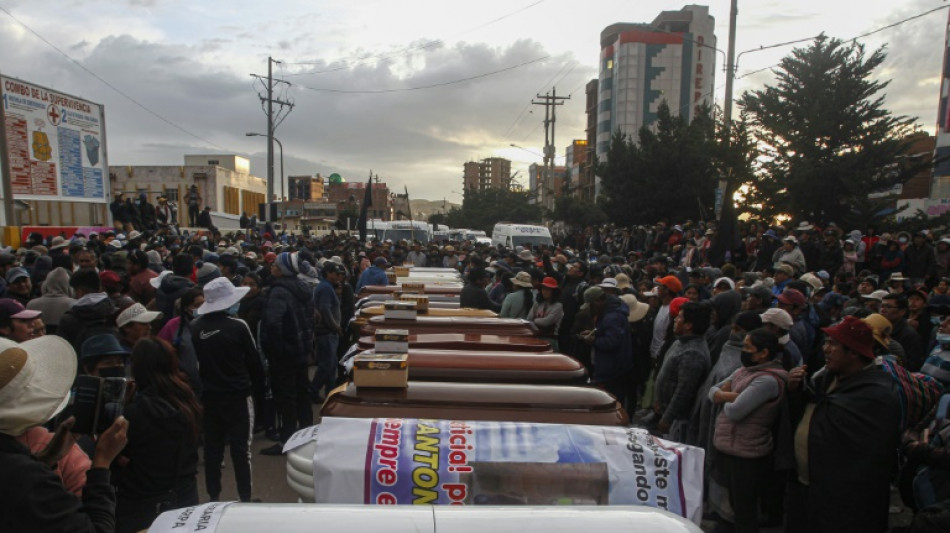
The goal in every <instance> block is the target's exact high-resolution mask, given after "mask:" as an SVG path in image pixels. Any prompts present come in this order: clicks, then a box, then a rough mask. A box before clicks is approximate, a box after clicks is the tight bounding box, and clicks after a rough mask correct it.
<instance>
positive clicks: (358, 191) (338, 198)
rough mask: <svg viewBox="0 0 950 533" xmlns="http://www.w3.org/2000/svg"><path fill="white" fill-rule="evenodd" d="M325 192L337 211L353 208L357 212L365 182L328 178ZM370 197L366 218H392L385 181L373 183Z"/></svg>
mask: <svg viewBox="0 0 950 533" xmlns="http://www.w3.org/2000/svg"><path fill="white" fill-rule="evenodd" d="M326 192H327V194H326V196H327V200H328V201H329V202H330V203H332V204H334V205H336V206H337V210H338V211H339V212H345V211H352V210H354V209H355V210H356V211H357V212H359V210H360V207H361V206H362V205H363V199H364V197H365V196H366V184H365V183H363V182H362V181H358V182H354V183H348V182H345V181H343V180H339V181H337V180H330V182H329V183H328V184H327V187H326ZM370 198H371V199H372V205H371V206H370V207H369V208H368V210H367V213H368V214H367V218H377V219H380V220H392V199H391V197H390V194H389V187H387V186H386V184H385V183H373V186H372V189H371V192H370Z"/></svg>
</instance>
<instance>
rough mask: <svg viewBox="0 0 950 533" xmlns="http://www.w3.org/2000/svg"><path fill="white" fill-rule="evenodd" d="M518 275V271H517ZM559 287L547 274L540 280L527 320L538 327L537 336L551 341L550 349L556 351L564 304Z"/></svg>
mask: <svg viewBox="0 0 950 533" xmlns="http://www.w3.org/2000/svg"><path fill="white" fill-rule="evenodd" d="M519 275H520V273H519ZM560 300H561V289H560V288H559V287H558V284H557V280H556V279H554V278H552V277H550V276H548V277H545V278H544V279H543V280H542V281H541V289H540V292H539V293H538V296H537V298H536V299H535V302H534V305H533V306H532V307H531V312H530V313H528V320H531V321H532V322H534V325H535V326H537V327H538V336H539V337H541V338H542V339H544V340H546V341H548V342H550V343H551V349H552V350H554V351H558V349H559V346H558V342H557V337H558V331H559V329H560V327H561V319H562V318H564V305H563V304H562V303H561V301H560Z"/></svg>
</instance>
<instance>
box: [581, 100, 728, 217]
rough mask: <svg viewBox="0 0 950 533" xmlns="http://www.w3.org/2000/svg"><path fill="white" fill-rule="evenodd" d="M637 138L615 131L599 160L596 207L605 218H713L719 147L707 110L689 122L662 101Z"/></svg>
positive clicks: (712, 122) (713, 125) (713, 124)
mask: <svg viewBox="0 0 950 533" xmlns="http://www.w3.org/2000/svg"><path fill="white" fill-rule="evenodd" d="M638 139H639V142H634V140H633V139H632V138H630V137H629V136H627V135H625V134H623V133H621V132H620V130H619V129H618V130H617V131H616V132H615V133H614V134H613V136H612V137H611V141H610V148H609V149H608V151H607V154H606V160H605V161H603V162H598V165H597V175H598V176H600V178H601V195H600V198H599V199H598V203H599V204H600V205H601V206H602V208H603V210H604V212H605V213H606V214H607V216H608V217H609V218H610V220H611V221H613V222H614V223H617V224H621V225H630V224H638V223H653V222H656V221H657V220H660V219H663V218H670V219H677V220H685V219H693V220H697V219H704V218H710V217H712V216H713V211H712V209H713V207H714V201H715V189H716V185H717V181H718V178H719V170H718V168H719V167H718V163H717V160H718V159H717V158H718V157H719V156H718V153H719V150H720V148H719V145H718V143H717V142H716V138H715V122H714V120H713V118H712V116H711V113H710V111H709V109H706V110H704V111H703V112H701V113H697V116H696V117H695V118H694V119H693V121H692V122H690V123H688V122H687V120H686V119H685V118H684V117H682V116H679V115H673V114H672V113H671V112H670V108H669V106H668V105H667V104H666V102H663V103H662V104H661V105H660V107H659V109H658V110H657V121H656V123H655V124H654V125H653V126H652V127H646V126H644V127H643V128H641V129H640V132H639V137H638Z"/></svg>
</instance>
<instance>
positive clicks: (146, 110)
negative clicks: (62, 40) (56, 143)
mask: <svg viewBox="0 0 950 533" xmlns="http://www.w3.org/2000/svg"><path fill="white" fill-rule="evenodd" d="M0 11H3V12H4V13H5V14H6V15H7V16H8V17H10V18H11V19H13V20H14V21H16V23H17V24H19V25H20V26H23V27H24V28H26V30H27V31H29V32H30V33H32V34H33V35H35V36H36V38H37V39H39V40H41V41H43V42H44V43H46V44H47V45H48V46H49V47H50V48H52V49H53V50H56V51H57V52H59V53H60V55H62V56H63V57H65V58H66V59H68V60H69V61H71V62H72V63H74V64H75V65H76V66H78V67H79V68H81V69H82V70H84V71H86V73H87V74H89V75H90V76H92V77H93V78H95V79H97V80H99V81H100V82H101V83H102V84H103V85H105V86H106V87H108V88H110V89H112V90H113V91H115V92H117V93H119V95H120V96H122V97H123V98H125V99H126V100H128V101H130V102H132V103H133V104H135V105H137V106H138V107H140V108H141V109H142V110H144V111H145V112H147V113H148V114H150V115H152V116H153V117H155V118H157V119H158V120H161V121H162V122H164V123H165V124H168V125H169V126H171V127H173V128H175V129H177V130H178V131H180V132H182V133H184V134H186V135H189V136H191V137H194V138H195V139H198V140H199V141H201V142H203V143H206V144H209V145H211V146H214V147H215V148H220V149H222V150H225V148H224V147H223V146H219V145H217V144H215V143H213V142H211V141H209V140H207V139H205V138H204V137H201V136H200V135H197V134H195V133H192V132H190V131H188V130H186V129H185V128H183V127H181V126H179V125H178V124H175V123H174V122H172V121H171V120H169V119H167V118H165V117H163V116H162V115H160V114H158V113H157V112H155V111H152V110H151V109H149V108H148V107H147V106H146V105H145V104H143V103H141V102H139V101H138V100H136V99H135V98H132V97H131V96H129V95H128V94H126V93H125V92H123V91H122V90H121V89H119V88H118V87H116V86H115V85H112V84H111V83H109V82H108V81H106V80H105V79H104V78H103V77H102V76H100V75H98V74H96V73H95V72H93V71H92V70H90V69H89V68H87V67H86V66H85V65H83V64H82V63H80V62H79V61H77V60H75V59H73V58H72V57H70V56H69V54H67V53H66V52H64V51H62V50H60V48H59V47H57V46H56V45H55V44H53V43H51V42H50V41H48V40H47V39H46V38H45V37H43V36H42V35H40V34H39V33H38V32H37V31H36V30H34V29H33V28H31V27H30V26H28V25H26V23H24V22H23V21H22V20H20V19H18V18H16V17H15V16H13V13H10V12H9V11H7V10H6V8H4V7H2V6H0Z"/></svg>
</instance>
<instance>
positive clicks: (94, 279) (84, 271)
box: [69, 268, 102, 292]
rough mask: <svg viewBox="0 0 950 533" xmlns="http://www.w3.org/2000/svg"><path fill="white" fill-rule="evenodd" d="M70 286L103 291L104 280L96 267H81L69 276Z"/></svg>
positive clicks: (86, 290) (88, 290)
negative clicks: (100, 277)
mask: <svg viewBox="0 0 950 533" xmlns="http://www.w3.org/2000/svg"><path fill="white" fill-rule="evenodd" d="M69 286H70V287H72V288H73V289H79V290H82V291H85V292H102V280H100V279H99V273H98V272H96V269H94V268H80V269H79V270H77V271H75V272H73V275H72V276H70V278H69Z"/></svg>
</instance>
